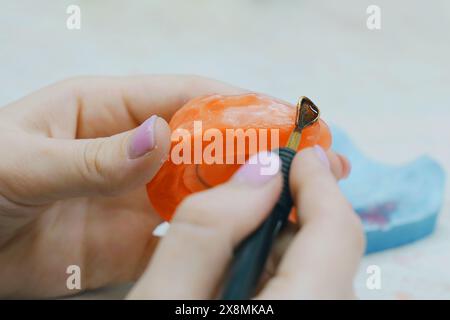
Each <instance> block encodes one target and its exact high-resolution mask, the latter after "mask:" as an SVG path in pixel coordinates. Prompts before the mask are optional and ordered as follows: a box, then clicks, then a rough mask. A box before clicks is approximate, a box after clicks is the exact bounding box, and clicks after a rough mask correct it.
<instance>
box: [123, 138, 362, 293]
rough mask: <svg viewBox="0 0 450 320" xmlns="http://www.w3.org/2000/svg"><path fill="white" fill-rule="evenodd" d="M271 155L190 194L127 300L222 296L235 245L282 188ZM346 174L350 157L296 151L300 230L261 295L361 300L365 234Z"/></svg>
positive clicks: (279, 255) (287, 240)
mask: <svg viewBox="0 0 450 320" xmlns="http://www.w3.org/2000/svg"><path fill="white" fill-rule="evenodd" d="M263 155H264V154H261V155H260V156H263ZM267 157H268V156H267V154H266V156H265V158H267ZM269 157H270V158H269V159H264V160H261V161H260V162H259V163H258V164H255V165H251V164H246V165H244V166H243V167H241V168H240V169H239V170H238V171H237V173H236V174H235V175H234V176H233V177H232V178H231V179H230V181H229V182H227V183H225V184H222V185H220V186H218V187H215V188H212V189H209V190H207V191H204V192H199V193H196V194H194V195H191V196H189V197H187V198H186V199H185V200H184V201H183V202H182V203H181V205H180V206H179V207H178V208H177V211H176V213H175V216H174V218H173V220H172V222H171V225H170V228H169V231H168V233H167V234H166V235H165V236H164V238H163V239H162V240H161V242H160V243H159V245H158V246H157V248H156V250H155V253H154V255H153V256H152V259H151V261H150V263H149V265H148V267H147V269H146V271H145V272H144V274H143V275H142V277H141V278H140V280H139V281H138V282H137V284H136V285H135V286H134V287H133V288H132V290H131V292H130V293H129V296H128V298H130V299H210V298H215V297H217V294H218V292H220V287H221V285H222V281H223V276H224V273H225V272H226V268H227V265H228V264H229V262H230V260H231V259H232V255H233V249H234V248H235V247H236V246H237V245H238V244H239V242H240V241H242V240H243V239H244V238H245V237H246V236H247V235H248V234H250V233H251V232H252V231H253V230H255V229H256V228H257V226H258V225H259V224H260V223H261V222H262V221H263V220H264V218H265V217H266V216H267V214H268V213H269V212H270V210H271V209H272V207H273V205H274V204H275V202H276V201H277V199H278V196H279V194H280V192H281V188H282V176H281V175H280V173H279V172H277V173H275V174H274V175H265V176H263V175H261V166H263V165H264V164H267V163H268V161H267V160H270V161H279V159H278V156H276V155H274V154H269ZM348 173H349V164H348V162H347V160H345V158H343V157H341V156H338V155H336V154H334V153H332V152H328V153H327V154H325V152H324V151H323V149H321V148H320V147H317V146H316V147H314V148H308V149H305V150H302V151H301V152H299V153H298V154H297V155H296V156H295V158H294V160H293V162H292V167H291V172H290V187H291V191H292V198H293V200H294V203H295V206H296V208H297V209H298V216H299V221H300V224H301V229H300V231H298V232H294V231H296V230H293V229H294V228H293V227H292V226H291V227H289V228H287V229H285V231H284V233H283V235H282V236H281V237H280V239H279V241H278V242H277V244H276V246H275V248H274V250H273V254H272V256H271V259H269V263H268V267H267V270H266V274H265V275H264V276H263V279H262V280H261V284H260V288H259V292H258V294H257V295H256V297H255V298H257V299H348V298H354V297H355V296H354V292H353V278H354V275H355V273H356V270H357V267H358V264H359V260H360V258H361V256H362V254H363V251H364V246H365V238H364V235H363V232H362V226H361V222H360V220H359V218H358V217H357V216H356V214H355V212H354V211H353V209H352V207H351V205H350V204H349V203H348V201H347V200H346V199H345V197H344V196H343V195H342V193H341V191H340V189H339V187H338V185H337V180H336V179H339V178H342V177H345V176H346V175H348Z"/></svg>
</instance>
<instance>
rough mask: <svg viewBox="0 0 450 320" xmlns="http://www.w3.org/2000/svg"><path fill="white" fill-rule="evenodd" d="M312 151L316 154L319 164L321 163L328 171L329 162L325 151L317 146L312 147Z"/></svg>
mask: <svg viewBox="0 0 450 320" xmlns="http://www.w3.org/2000/svg"><path fill="white" fill-rule="evenodd" d="M314 151H315V152H316V154H317V157H318V158H319V160H320V162H322V163H323V165H324V166H325V167H326V168H327V169H330V161H329V160H328V157H327V154H326V153H325V151H324V150H323V149H322V147H321V146H319V145H315V146H314Z"/></svg>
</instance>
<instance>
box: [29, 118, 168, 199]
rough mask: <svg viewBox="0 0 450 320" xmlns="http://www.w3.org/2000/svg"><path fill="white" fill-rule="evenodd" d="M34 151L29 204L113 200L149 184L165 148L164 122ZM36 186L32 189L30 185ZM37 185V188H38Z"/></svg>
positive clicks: (156, 120)
mask: <svg viewBox="0 0 450 320" xmlns="http://www.w3.org/2000/svg"><path fill="white" fill-rule="evenodd" d="M43 144H44V146H41V148H44V149H45V151H46V152H40V157H39V158H38V163H37V165H36V163H35V166H33V167H35V168H38V170H37V171H39V175H43V174H45V173H44V172H47V174H45V177H44V178H42V179H39V180H40V181H41V183H40V188H34V189H37V190H33V191H32V192H31V193H29V194H28V199H30V197H31V198H32V199H31V201H32V202H33V203H45V202H48V201H49V200H57V199H62V198H67V197H77V196H92V195H98V194H101V195H114V194H118V193H121V192H124V191H128V190H131V189H133V188H135V187H137V186H140V185H143V184H145V183H146V182H148V181H150V180H151V178H152V177H153V176H154V175H155V174H156V172H157V171H158V169H159V168H160V166H161V165H162V163H163V162H164V161H165V160H166V159H167V157H168V153H169V149H170V128H169V126H168V124H167V122H166V121H165V120H164V119H162V118H160V117H157V116H155V115H154V116H152V117H150V118H149V119H147V120H146V121H145V122H143V123H142V124H141V125H140V126H139V127H137V128H135V129H133V130H130V131H127V132H123V133H120V134H117V135H114V136H111V137H105V138H96V139H78V140H63V139H46V140H45V142H44V143H43ZM35 185H36V184H35ZM38 185H39V184H38Z"/></svg>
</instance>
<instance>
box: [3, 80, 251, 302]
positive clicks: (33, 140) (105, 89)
mask: <svg viewBox="0 0 450 320" xmlns="http://www.w3.org/2000/svg"><path fill="white" fill-rule="evenodd" d="M242 91H243V90H241V89H238V88H235V87H232V86H229V85H226V84H223V83H220V82H217V81H213V80H208V79H205V78H201V77H196V76H137V77H86V78H76V79H72V80H67V81H64V82H60V83H57V84H55V85H52V86H50V87H47V88H44V89H42V90H40V91H38V92H36V93H33V94H31V95H29V96H27V97H25V98H23V99H21V100H19V101H17V102H14V103H12V104H11V105H8V106H6V107H4V108H2V109H0V149H1V150H2V152H1V159H0V266H1V268H0V283H1V285H0V296H13V297H54V296H60V295H66V294H72V293H73V291H69V290H68V289H67V287H66V279H67V277H68V275H67V274H66V268H67V267H68V266H69V265H78V266H79V267H80V268H81V276H82V281H81V286H82V289H83V290H84V289H92V288H98V287H101V286H105V285H109V284H114V283H120V282H127V281H133V280H135V279H136V278H137V277H138V276H139V275H140V274H141V273H142V271H143V270H144V268H145V266H146V265H147V263H148V259H149V257H150V256H151V254H152V252H153V249H154V247H155V244H156V238H155V237H153V236H152V235H151V233H152V230H153V229H154V227H155V226H156V225H158V224H159V223H160V222H161V219H160V218H159V217H158V215H156V214H154V213H153V212H152V209H151V207H150V205H149V201H148V199H147V196H146V193H145V187H144V185H145V183H146V182H148V181H149V180H151V178H152V177H153V175H154V174H155V173H156V171H157V170H158V168H159V167H160V165H161V162H162V159H165V158H166V157H167V155H168V150H169V144H170V131H169V128H168V125H167V122H166V121H165V120H164V119H166V120H167V119H169V118H170V117H171V115H172V114H173V113H174V112H175V111H176V110H177V109H178V108H179V107H181V106H182V105H183V104H184V103H185V102H187V101H188V100H189V99H191V98H193V97H196V96H199V95H205V94H211V93H221V94H239V93H242ZM152 115H157V116H159V117H157V118H156V117H154V118H152V120H147V119H149V118H150V116H152ZM146 120H147V121H146ZM142 123H143V124H142ZM140 124H142V126H141V127H139V128H138V129H136V127H137V126H139V125H140ZM149 130H150V131H151V132H149ZM130 158H132V159H130Z"/></svg>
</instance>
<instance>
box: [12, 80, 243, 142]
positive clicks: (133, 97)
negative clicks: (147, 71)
mask: <svg viewBox="0 0 450 320" xmlns="http://www.w3.org/2000/svg"><path fill="white" fill-rule="evenodd" d="M242 92H244V90H243V89H240V88H237V87H234V86H231V85H228V84H226V83H223V82H220V81H216V80H212V79H208V78H204V77H200V76H192V75H140V76H125V77H114V76H109V77H97V76H95V77H77V78H73V79H69V80H65V81H62V82H58V83H56V84H54V85H51V86H48V87H45V88H43V89H41V90H39V91H37V92H36V93H33V94H31V95H29V96H27V97H25V98H23V99H21V100H19V101H17V102H15V103H13V105H14V108H5V111H13V110H14V109H16V110H17V107H23V108H25V107H26V108H27V109H26V110H27V111H30V112H31V113H32V115H30V116H29V117H25V121H23V119H24V117H23V113H22V114H21V116H22V117H21V119H20V120H21V123H22V124H25V126H26V125H28V128H29V129H32V130H38V131H43V132H44V133H46V134H47V133H50V135H51V136H52V137H62V138H97V137H105V136H111V135H113V134H117V133H120V132H124V131H127V130H130V129H133V128H135V127H136V126H138V125H139V124H140V123H142V122H144V121H145V120H146V119H147V118H149V117H150V116H151V115H153V114H156V115H158V116H160V117H162V118H165V119H166V120H167V121H168V120H170V117H171V116H172V115H173V113H174V112H175V111H176V110H177V109H179V108H180V107H181V106H182V105H183V104H185V103H186V102H187V101H188V100H190V99H192V98H194V97H197V96H201V95H207V94H213V93H219V94H225V95H228V94H239V93H242ZM10 113H12V116H14V112H10ZM43 115H45V117H42V116H43ZM39 117H42V119H40V120H42V121H36V120H37V119H39ZM42 122H44V123H42ZM36 123H38V124H39V125H37V126H36Z"/></svg>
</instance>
